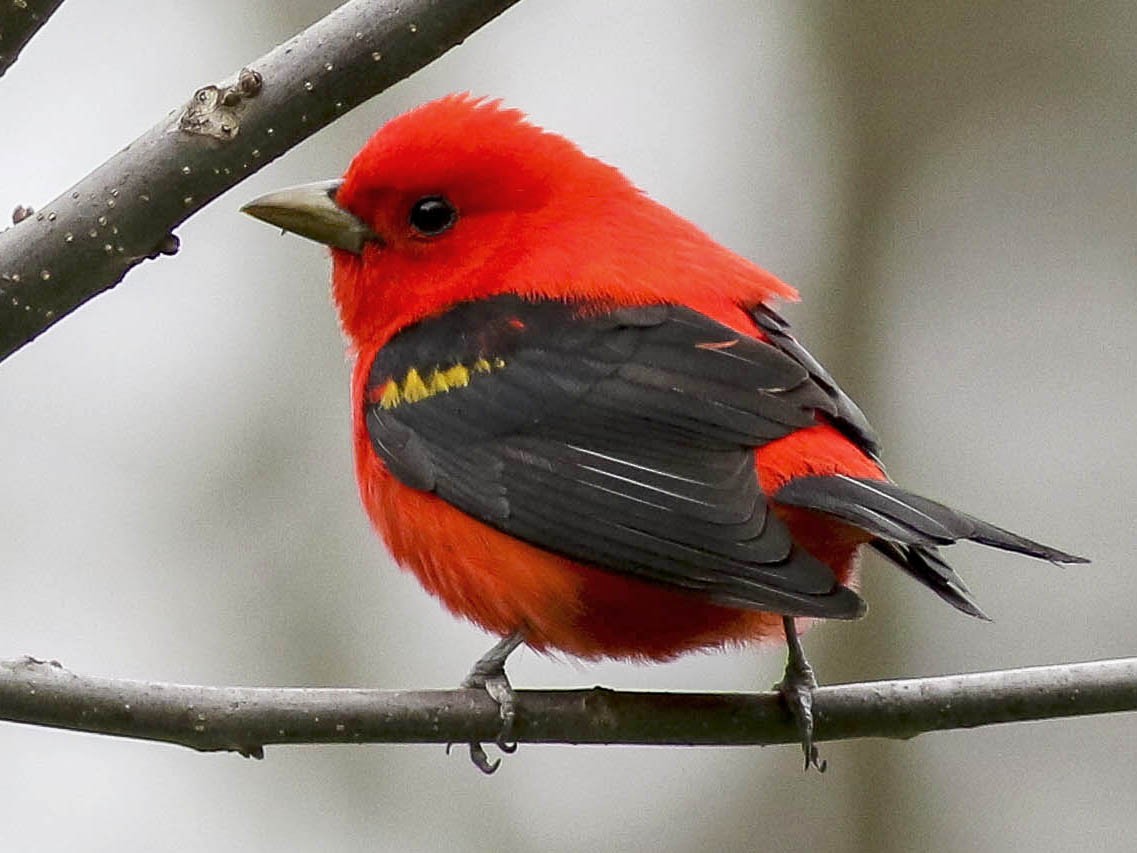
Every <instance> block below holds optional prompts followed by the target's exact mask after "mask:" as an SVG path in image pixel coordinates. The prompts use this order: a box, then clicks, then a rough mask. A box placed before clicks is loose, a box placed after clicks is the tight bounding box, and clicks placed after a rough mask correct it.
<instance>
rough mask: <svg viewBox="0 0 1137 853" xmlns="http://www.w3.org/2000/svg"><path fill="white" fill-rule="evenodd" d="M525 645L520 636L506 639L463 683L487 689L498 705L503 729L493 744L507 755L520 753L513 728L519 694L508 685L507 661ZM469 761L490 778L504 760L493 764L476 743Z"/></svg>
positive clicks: (474, 687) (477, 665) (479, 661)
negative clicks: (517, 649) (511, 654)
mask: <svg viewBox="0 0 1137 853" xmlns="http://www.w3.org/2000/svg"><path fill="white" fill-rule="evenodd" d="M523 642H524V639H523V638H522V636H521V634H520V633H516V634H511V635H510V636H508V637H506V638H505V639H503V640H502V641H501V642H499V643H498V644H497V645H496V646H494V647H493V648H492V649H490V650H489V651H488V652H487V653H486V654H485V655H483V656H482V657H481V658H480V659H479V660H478V662H477V663H475V664H474V668H473V669H471V670H470V674H469V675H467V676H466V678H465V679H463V681H462V687H465V688H467V689H471V690H485V691H486V693H488V694H489V695H490V698H491V699H493V700H494V701H495V702H497V706H498V709H499V712H500V714H501V729H500V730H499V731H498V735H497V738H496V739H495V740H494V743H495V744H496V746H497V748H498V749H500V750H501V751H502V752H503V753H505V754H506V755H509V754H512V753H514V752H517V743H516V742H515V741H514V740H513V726H514V723H515V722H516V720H517V694H515V693H514V692H513V685H511V684H510V683H509V677H508V676H507V675H506V674H505V660H506V658H508V657H509V655H510V653H511V652H513V650H514V649H516V648H517V647H518V646H520V645H521V644H522V643H523ZM446 750H447V752H449V751H450V747H449V746H447V748H446ZM470 760H471V761H472V762H474V766H475V767H477V768H478V769H479V770H481V771H482V772H483V773H485V774H486V775H487V776H488V775H490V774H492V773H495V772H496V771H497V769H498V767H500V766H501V759H500V758H498V759H496V760H494V761H490V759H489V756H488V755H486V750H485V747H483V746H482V744H480V743H478V742H477V741H474V742H472V743H471V744H470Z"/></svg>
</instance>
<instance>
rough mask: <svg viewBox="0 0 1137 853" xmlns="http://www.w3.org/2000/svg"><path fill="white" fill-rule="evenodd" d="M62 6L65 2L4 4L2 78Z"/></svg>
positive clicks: (0, 46) (0, 43) (1, 19)
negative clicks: (33, 37)
mask: <svg viewBox="0 0 1137 853" xmlns="http://www.w3.org/2000/svg"><path fill="white" fill-rule="evenodd" d="M62 5H63V0H9V2H7V3H5V4H4V7H3V9H0V77H3V76H4V72H6V71H7V70H8V69H9V68H11V67H12V65H13V64H15V62H16V60H17V59H19V57H20V51H21V50H23V49H24V48H25V47H26V46H27V44H28V42H30V41H31V40H32V36H34V35H35V34H36V33H38V32H39V31H40V27H42V26H43V25H44V24H46V23H47V19H48V18H50V17H51V16H52V15H54V14H55V10H56V9H58V8H59V7H60V6H62Z"/></svg>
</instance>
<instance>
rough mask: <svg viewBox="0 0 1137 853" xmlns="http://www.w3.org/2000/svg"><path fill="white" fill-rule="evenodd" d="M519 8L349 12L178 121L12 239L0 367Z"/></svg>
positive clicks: (388, 7)
mask: <svg viewBox="0 0 1137 853" xmlns="http://www.w3.org/2000/svg"><path fill="white" fill-rule="evenodd" d="M515 2H517V0H403V2H392V0H351V2H348V3H345V4H344V5H343V6H341V7H340V8H339V9H337V10H336V11H335V12H333V13H332V14H330V15H328V16H327V17H326V18H324V19H323V20H321V21H318V22H317V23H315V24H313V25H312V26H311V27H309V28H308V29H307V30H305V31H304V32H303V33H301V34H300V35H298V36H296V37H295V38H293V39H291V40H290V41H288V42H286V43H284V44H282V45H280V46H279V47H277V48H276V49H274V50H273V51H272V52H270V53H268V54H267V55H266V56H263V57H262V58H260V59H258V60H256V61H254V62H251V63H249V65H248V66H247V67H246V68H244V69H242V71H241V73H240V74H238V75H237V76H236V77H235V78H234V79H232V80H230V81H227V82H225V83H221V84H217V85H209V86H203V87H202V88H200V89H198V90H197V92H195V93H194V94H193V96H192V97H191V98H190V99H189V101H188V102H187V103H186V104H185V105H184V106H183V107H181V108H179V109H178V110H176V111H174V112H173V113H172V114H170V115H169V116H167V117H166V118H164V119H163V120H162V121H160V122H159V123H158V124H157V125H156V126H155V127H153V128H152V129H151V130H149V131H148V132H147V133H145V134H143V135H142V136H141V137H139V138H138V139H137V140H135V141H134V142H132V143H131V144H129V145H127V146H126V147H125V148H124V149H123V150H122V151H120V152H119V153H118V154H116V155H115V156H114V157H112V158H111V159H110V160H108V161H107V162H106V163H104V164H103V165H102V166H100V167H99V168H98V169H96V170H95V171H94V172H92V173H91V174H90V175H88V176H87V177H86V178H84V179H83V180H82V181H80V182H79V183H78V184H76V185H75V186H74V187H72V188H71V189H69V190H67V191H66V192H64V193H63V194H62V195H61V196H59V198H57V199H55V200H54V201H52V202H50V203H48V204H45V205H36V208H37V212H36V213H35V215H34V216H29V217H27V218H26V219H24V220H23V221H21V222H19V223H18V224H16V225H14V226H13V227H11V228H9V229H8V230H7V231H4V232H3V233H0V360H2V359H4V358H6V357H7V356H8V355H10V354H11V353H12V352H14V351H15V350H17V349H19V348H20V347H21V346H23V345H24V344H25V343H27V342H28V341H30V340H32V339H33V338H35V337H36V336H37V335H39V334H40V333H41V332H43V331H44V330H45V329H47V328H49V327H50V326H51V325H53V324H54V323H56V322H58V321H59V320H60V319H61V318H62V317H64V316H65V315H67V314H69V313H70V312H71V311H74V310H75V309H76V308H77V307H79V306H80V305H82V304H83V303H84V302H86V301H87V300H89V299H91V298H92V297H94V296H96V295H98V294H99V293H102V292H103V291H104V290H107V289H108V288H110V287H113V286H114V285H115V284H117V283H118V282H119V281H121V280H122V278H123V276H125V275H126V273H127V272H128V271H129V270H130V269H131V268H133V267H134V266H135V265H137V264H139V263H141V262H142V261H143V260H146V259H147V258H155V257H158V256H159V255H163V254H173V253H174V252H175V251H177V246H178V243H177V239H176V238H175V237H174V236H173V234H172V233H171V232H172V230H173V229H174V228H175V227H176V226H178V225H180V224H181V223H182V222H184V221H185V220H186V219H187V218H189V216H191V215H192V214H193V213H195V212H196V211H198V210H200V209H201V208H202V207H204V206H205V205H206V204H208V203H209V202H210V201H211V200H213V199H214V198H216V197H217V196H219V195H221V193H223V192H225V191H226V190H228V189H230V188H231V187H233V186H234V185H235V184H237V183H239V182H240V181H242V180H244V179H245V178H247V177H248V176H249V175H251V174H253V173H254V172H256V171H258V170H259V169H261V168H262V167H264V166H265V165H267V164H268V163H270V162H272V161H273V160H274V159H276V158H277V157H279V156H280V155H281V154H283V153H284V152H285V151H287V150H288V149H290V148H292V147H293V146H294V145H296V144H297V143H299V142H301V141H303V140H304V139H306V138H307V137H309V136H311V135H312V134H313V133H315V132H316V131H317V130H319V129H320V128H322V127H324V126H325V125H327V124H329V123H331V122H332V121H334V120H335V119H337V118H339V117H340V116H342V115H344V114H345V113H347V112H348V111H349V110H351V109H352V108H353V107H356V106H358V105H359V104H361V103H363V102H364V101H365V100H367V99H368V98H370V97H371V96H372V95H375V94H377V93H379V92H381V91H383V90H384V89H386V88H388V87H389V86H391V85H393V84H395V83H397V82H398V81H399V80H402V79H403V78H405V77H408V76H409V75H410V74H412V73H413V72H414V71H417V70H418V69H419V68H421V67H423V66H424V65H426V64H427V63H429V62H430V61H431V60H433V59H435V58H437V57H438V56H441V55H442V54H443V53H445V52H446V51H447V50H449V49H450V48H451V47H453V46H455V45H456V44H458V43H460V42H461V41H462V40H463V39H465V38H466V37H467V36H468V35H470V33H472V32H474V30H476V29H478V28H479V27H480V26H482V25H483V24H485V23H487V22H488V21H490V20H492V19H493V18H494V17H496V16H497V15H498V14H500V13H501V12H503V11H505V10H506V9H507V8H509V7H510V6H512V5H513V4H514V3H515Z"/></svg>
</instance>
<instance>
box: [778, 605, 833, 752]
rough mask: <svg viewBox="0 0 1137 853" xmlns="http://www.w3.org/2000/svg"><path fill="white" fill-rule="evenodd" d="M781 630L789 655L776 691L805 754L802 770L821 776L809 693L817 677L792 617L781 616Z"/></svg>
mask: <svg viewBox="0 0 1137 853" xmlns="http://www.w3.org/2000/svg"><path fill="white" fill-rule="evenodd" d="M782 628H783V630H784V631H785V632H786V646H787V647H788V648H789V653H788V655H787V656H786V674H785V676H784V677H783V678H782V680H781V682H780V683H778V684H777V690H778V692H779V693H781V694H782V699H783V701H785V703H786V706H787V707H788V708H789V710H790V713H791V714H792V715H793V718H794V721H795V722H796V723H797V730H798V733H799V734H800V735H801V748H802V751H803V752H804V753H805V769H806V770H808V769H809V768H810V767H816V768H817V770H818V772H819V773H824V772H825V762H824V761H822V760H821V756H819V755H818V753H817V747H816V746H815V745H814V743H813V691H814V689H815V688H816V687H817V678H816V677H815V676H814V674H813V667H811V666H810V665H809V661H807V660H806V659H805V651H804V650H803V649H802V647H801V640H800V639H798V635H797V626H796V625H795V624H794V618H793V617H792V616H783V617H782Z"/></svg>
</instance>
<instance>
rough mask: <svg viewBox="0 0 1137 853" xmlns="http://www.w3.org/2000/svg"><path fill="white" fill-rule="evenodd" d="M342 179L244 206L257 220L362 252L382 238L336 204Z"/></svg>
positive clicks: (280, 192)
mask: <svg viewBox="0 0 1137 853" xmlns="http://www.w3.org/2000/svg"><path fill="white" fill-rule="evenodd" d="M341 183H342V182H341V181H339V180H334V181H319V182H318V183H314V184H303V185H301V186H298V187H289V188H288V189H285V190H278V191H276V192H274V193H269V194H268V195H262V196H261V197H260V198H255V199H253V200H252V201H250V202H249V203H248V204H246V205H245V206H244V207H242V208H241V212H242V213H247V214H249V216H252V217H254V218H256V219H260V220H262V221H263V222H267V223H268V224H269V225H275V226H276V227H277V228H283V229H284V230H285V231H291V232H292V233H293V234H299V235H300V236H301V237H307V238H308V239H309V240H315V241H316V242H317V243H323V244H324V245H327V246H333V247H335V248H337V249H346V250H347V251H349V252H354V253H355V254H357V255H358V254H360V253H361V252H362V251H363V245H364V244H365V243H368V242H372V241H379V236H378V235H377V234H376V233H375V232H374V231H372V230H371V229H370V228H369V227H368V226H367V224H366V223H365V222H363V221H362V220H361V219H359V218H358V217H356V216H355V215H353V214H351V213H349V212H348V211H346V210H344V209H343V208H342V207H340V206H339V205H338V204H336V201H335V198H336V192H337V191H338V190H339V188H340V184H341Z"/></svg>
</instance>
